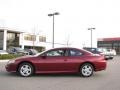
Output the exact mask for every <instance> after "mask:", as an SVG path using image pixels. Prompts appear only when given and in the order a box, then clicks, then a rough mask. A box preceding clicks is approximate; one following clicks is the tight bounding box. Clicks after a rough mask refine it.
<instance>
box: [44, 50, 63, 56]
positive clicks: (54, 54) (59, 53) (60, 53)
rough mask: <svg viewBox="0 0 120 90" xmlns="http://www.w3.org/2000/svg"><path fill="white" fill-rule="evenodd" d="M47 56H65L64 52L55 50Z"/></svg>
mask: <svg viewBox="0 0 120 90" xmlns="http://www.w3.org/2000/svg"><path fill="white" fill-rule="evenodd" d="M46 56H64V50H53V51H49V52H47V53H46Z"/></svg>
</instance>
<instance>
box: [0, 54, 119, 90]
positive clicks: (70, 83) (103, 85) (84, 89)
mask: <svg viewBox="0 0 120 90" xmlns="http://www.w3.org/2000/svg"><path fill="white" fill-rule="evenodd" d="M107 62H108V63H107V69H106V70H105V71H100V72H96V73H94V75H93V76H92V77H89V78H83V77H80V76H79V75H75V74H74V75H73V74H57V75H56V74H52V75H51V74H49V75H46V74H45V75H44V74H42V75H34V76H32V77H28V78H24V77H20V76H18V75H16V74H15V73H8V72H6V71H5V68H4V67H5V64H6V63H3V62H1V63H0V90H120V56H116V57H115V58H114V59H113V60H108V61H107Z"/></svg>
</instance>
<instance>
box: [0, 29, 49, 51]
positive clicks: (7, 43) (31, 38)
mask: <svg viewBox="0 0 120 90" xmlns="http://www.w3.org/2000/svg"><path fill="white" fill-rule="evenodd" d="M48 46H49V45H47V43H46V36H41V35H34V34H29V33H25V32H21V31H15V30H11V29H6V28H1V29H0V50H7V49H8V48H10V47H21V48H23V49H30V48H34V49H37V50H38V51H42V50H44V49H46V48H48Z"/></svg>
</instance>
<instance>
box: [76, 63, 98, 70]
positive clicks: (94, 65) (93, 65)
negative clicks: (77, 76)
mask: <svg viewBox="0 0 120 90" xmlns="http://www.w3.org/2000/svg"><path fill="white" fill-rule="evenodd" d="M86 63H88V64H91V65H92V66H93V70H94V71H95V69H96V68H95V65H94V64H93V63H92V62H88V61H87V62H83V63H82V64H80V66H79V69H78V70H79V71H80V68H81V67H82V65H83V64H86Z"/></svg>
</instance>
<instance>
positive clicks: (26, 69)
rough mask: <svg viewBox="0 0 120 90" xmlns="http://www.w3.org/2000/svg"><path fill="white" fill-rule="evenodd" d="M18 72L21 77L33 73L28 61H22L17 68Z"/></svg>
mask: <svg viewBox="0 0 120 90" xmlns="http://www.w3.org/2000/svg"><path fill="white" fill-rule="evenodd" d="M18 73H19V74H20V75H21V76H23V77H28V76H31V75H32V74H33V66H32V65H31V64H30V63H22V64H20V66H19V68H18Z"/></svg>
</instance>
